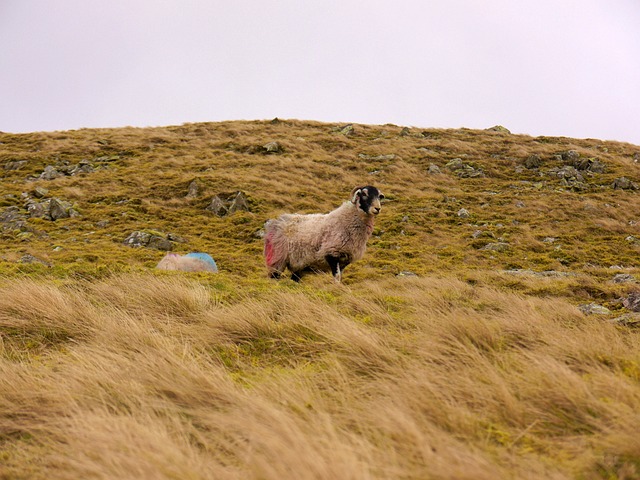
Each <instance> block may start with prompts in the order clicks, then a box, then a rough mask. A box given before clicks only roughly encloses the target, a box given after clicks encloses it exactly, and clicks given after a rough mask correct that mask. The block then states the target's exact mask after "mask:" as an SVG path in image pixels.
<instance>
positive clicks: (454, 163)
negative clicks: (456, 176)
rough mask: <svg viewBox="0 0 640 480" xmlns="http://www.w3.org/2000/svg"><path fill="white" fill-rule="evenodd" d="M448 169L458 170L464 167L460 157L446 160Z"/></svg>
mask: <svg viewBox="0 0 640 480" xmlns="http://www.w3.org/2000/svg"><path fill="white" fill-rule="evenodd" d="M445 167H447V168H448V169H449V170H460V169H462V168H464V163H463V162H462V159H461V158H454V159H453V160H451V161H449V162H447V164H446V165H445Z"/></svg>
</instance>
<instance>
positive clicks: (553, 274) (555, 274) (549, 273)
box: [505, 269, 576, 278]
mask: <svg viewBox="0 0 640 480" xmlns="http://www.w3.org/2000/svg"><path fill="white" fill-rule="evenodd" d="M505 273H509V274H511V275H531V276H533V277H541V278H567V277H575V276H576V274H575V273H571V272H559V271H557V270H544V271H542V272H535V271H533V270H529V269H515V270H505Z"/></svg>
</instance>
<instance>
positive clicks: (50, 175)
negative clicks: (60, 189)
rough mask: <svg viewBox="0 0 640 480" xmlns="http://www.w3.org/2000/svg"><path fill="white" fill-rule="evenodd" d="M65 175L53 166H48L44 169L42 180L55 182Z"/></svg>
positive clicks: (41, 175)
mask: <svg viewBox="0 0 640 480" xmlns="http://www.w3.org/2000/svg"><path fill="white" fill-rule="evenodd" d="M63 176H64V174H63V173H60V172H59V171H58V170H56V168H55V167H54V166H53V165H47V166H46V167H44V171H43V172H42V173H41V174H40V179H41V180H54V179H56V178H60V177H63Z"/></svg>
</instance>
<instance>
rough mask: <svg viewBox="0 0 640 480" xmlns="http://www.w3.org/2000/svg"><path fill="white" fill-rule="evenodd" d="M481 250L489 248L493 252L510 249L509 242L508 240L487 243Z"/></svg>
mask: <svg viewBox="0 0 640 480" xmlns="http://www.w3.org/2000/svg"><path fill="white" fill-rule="evenodd" d="M480 250H488V251H491V252H504V251H506V250H509V244H508V243H506V242H496V243H487V244H486V245H485V246H484V247H482V248H481V249H480Z"/></svg>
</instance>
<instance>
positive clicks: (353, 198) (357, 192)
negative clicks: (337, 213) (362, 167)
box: [351, 187, 362, 205]
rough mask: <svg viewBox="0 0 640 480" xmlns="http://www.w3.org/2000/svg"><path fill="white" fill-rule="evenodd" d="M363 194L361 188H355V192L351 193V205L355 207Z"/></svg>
mask: <svg viewBox="0 0 640 480" xmlns="http://www.w3.org/2000/svg"><path fill="white" fill-rule="evenodd" d="M361 193H362V189H361V188H360V187H356V188H354V189H353V191H352V192H351V203H353V204H354V205H355V204H356V202H357V201H358V196H359V195H360V194H361Z"/></svg>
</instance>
